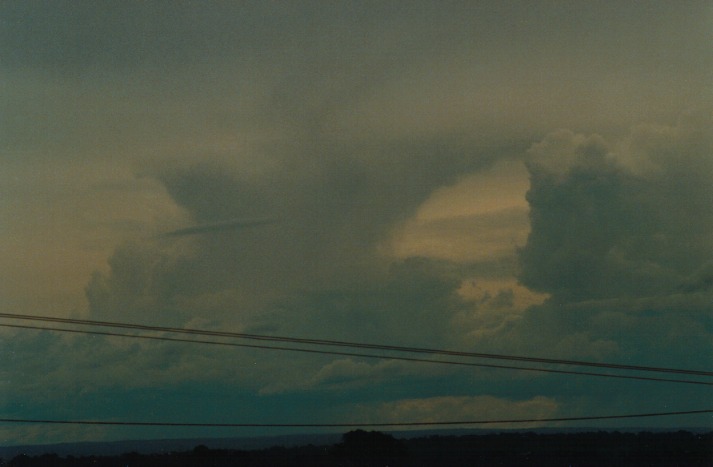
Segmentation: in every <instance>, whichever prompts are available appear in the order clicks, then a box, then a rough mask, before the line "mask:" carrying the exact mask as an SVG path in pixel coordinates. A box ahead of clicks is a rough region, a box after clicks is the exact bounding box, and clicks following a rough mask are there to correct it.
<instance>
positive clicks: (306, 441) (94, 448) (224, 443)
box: [0, 427, 713, 460]
mask: <svg viewBox="0 0 713 467" xmlns="http://www.w3.org/2000/svg"><path fill="white" fill-rule="evenodd" d="M679 430H683V431H688V432H690V433H709V432H711V431H713V430H712V429H711V428H701V427H696V428H676V429H671V428H651V427H641V428H591V427H589V428H588V427H575V428H562V427H560V428H535V429H512V430H503V429H500V430H498V429H479V428H472V429H468V428H459V429H445V430H443V429H441V430H404V431H384V433H389V434H391V435H392V436H394V437H395V438H398V439H412V438H425V437H430V436H469V435H488V434H499V433H505V434H507V433H537V434H558V433H563V434H569V433H587V432H620V433H639V432H652V433H657V432H676V431H679ZM341 437H342V433H312V434H296V435H278V436H259V437H235V438H185V439H151V440H123V441H99V442H81V443H60V444H38V445H21V446H0V458H2V459H6V460H7V459H12V458H13V457H15V456H17V455H18V454H26V455H28V456H38V455H41V454H47V453H54V454H57V455H59V456H68V455H72V456H91V455H94V456H117V455H120V454H124V453H129V452H136V453H140V454H154V453H158V454H164V453H171V452H182V451H190V450H191V449H193V448H194V447H196V446H199V445H203V446H207V447H209V448H210V449H234V450H246V451H251V450H259V449H266V448H270V447H274V446H282V447H288V448H289V447H296V446H306V445H310V444H311V445H314V446H329V445H333V444H336V443H338V442H339V441H340V440H341Z"/></svg>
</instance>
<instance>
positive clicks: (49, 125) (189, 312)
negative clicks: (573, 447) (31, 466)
mask: <svg viewBox="0 0 713 467" xmlns="http://www.w3.org/2000/svg"><path fill="white" fill-rule="evenodd" d="M712 21H713V5H712V4H711V3H710V2H706V1H694V0H691V1H686V2H672V1H656V0H652V1H646V2H639V1H632V2H619V1H581V2H564V1H542V2H528V1H465V2H456V1H419V0H416V1H410V2H396V1H374V2H372V1H363V2H347V1H335V2H325V1H294V2H280V1H256V2H211V1H208V2H205V1H201V2H198V1H180V2H174V1H159V0H155V1H150V2H143V1H141V2H139V1H132V0H129V1H122V2H110V1H61V0H60V1H52V2H49V1H7V2H2V3H0V57H2V59H1V63H2V66H1V67H0V83H1V85H0V95H2V99H0V118H1V119H2V120H1V122H2V123H1V124H0V162H1V163H2V167H3V169H2V170H1V171H0V219H2V221H1V222H0V274H1V278H2V279H1V280H0V304H1V305H2V312H4V313H13V314H23V315H39V316H52V317H59V318H71V319H90V320H97V321H111V322H120V323H137V324H146V325H151V326H171V327H186V328H195V329H205V330H220V331H232V332H241V333H252V334H260V335H271V336H290V337H299V338H314V339H329V340H343V341H349V342H367V343H376V344H387V345H397V346H410V347H427V348H436V349H451V350H458V351H464V352H480V353H496V354H505V355H518V356H527V357H538V358H539V357H541V358H554V359H566V360H583V361H591V362H605V363H618V364H628V365H646V366H656V367H670V368H683V369H696V370H706V371H711V361H713V313H712V312H713V300H712V299H713V202H712V201H713V28H711V27H710V25H711V24H712ZM0 324H3V325H5V324H25V325H26V324H31V323H28V322H27V321H21V320H12V319H7V318H2V319H0ZM37 324H38V323H35V325H37ZM65 327H68V328H74V329H77V328H78V326H65ZM104 330H105V331H106V329H104ZM154 335H156V334H154ZM162 335H166V334H162ZM337 350H338V349H337ZM0 353H1V355H2V360H3V364H2V368H0V418H23V419H53V420H104V421H127V420H130V421H169V422H193V423H268V424H269V423H343V422H357V423H358V422H365V423H377V422H412V421H453V420H483V419H496V420H503V419H520V418H528V419H530V418H556V417H580V416H592V415H595V416H596V415H613V414H626V413H654V412H667V411H685V410H699V409H709V408H711V393H710V389H709V387H706V386H695V385H689V384H676V383H664V382H654V381H637V380H625V379H612V378H598V377H592V376H581V375H580V376H575V375H563V374H551V373H537V372H529V371H513V370H503V369H500V370H497V369H487V368H474V367H461V366H453V365H450V366H449V365H438V364H426V363H414V362H406V361H398V360H392V359H388V358H384V359H368V358H360V357H355V356H346V355H315V354H305V353H296V352H284V351H274V350H264V349H246V348H237V347H226V346H216V345H201V344H192V343H177V342H165V341H164V342H161V341H155V340H141V339H130V338H122V337H106V336H98V335H81V334H71V333H62V332H50V331H42V330H27V329H18V328H9V327H0ZM478 362H480V363H491V364H492V363H498V362H493V361H492V360H490V361H483V360H478ZM510 363H512V362H510ZM554 368H559V369H566V368H565V367H561V366H560V367H554ZM569 369H571V368H569ZM580 370H582V369H581V368H580ZM582 371H586V369H584V370H582ZM626 374H632V373H626ZM649 376H650V375H649ZM659 376H660V375H659ZM664 376H665V375H664ZM691 378H693V377H689V379H691ZM700 378H703V379H705V378H704V377H700ZM585 425H587V426H616V427H619V426H621V427H625V426H642V425H644V426H665V427H675V428H677V427H690V426H703V427H713V418H712V417H711V414H703V415H696V416H678V417H665V418H657V419H648V420H647V419H644V420H641V419H633V420H618V421H606V422H600V423H599V425H597V422H588V423H586V424H585ZM496 426H497V427H501V428H512V427H515V425H513V424H501V425H496ZM517 426H518V427H537V426H571V424H570V425H563V424H557V423H539V424H537V423H533V424H528V425H517ZM288 431H289V430H288V429H282V431H278V430H275V429H267V428H263V429H258V428H252V429H238V428H232V429H226V428H200V429H198V428H185V427H184V428H181V427H174V428H166V427H162V428H157V427H125V426H108V425H107V426H57V425H46V424H45V425H43V424H9V423H6V424H0V443H3V444H26V443H29V444H33V443H52V442H64V441H84V440H115V439H135V438H180V437H193V436H196V437H198V436H238V435H240V436H242V435H262V434H281V433H286V432H288ZM293 431H294V430H293ZM302 431H304V429H303V430H302Z"/></svg>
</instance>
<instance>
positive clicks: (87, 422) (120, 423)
mask: <svg viewBox="0 0 713 467" xmlns="http://www.w3.org/2000/svg"><path fill="white" fill-rule="evenodd" d="M704 413H713V409H703V410H685V411H677V412H655V413H637V414H623V415H622V414H618V415H592V416H584V417H554V418H518V419H502V420H458V421H441V422H377V423H189V422H139V421H105V420H46V419H34V418H0V423H36V424H62V425H114V426H127V425H130V426H173V427H176V426H180V427H223V428H230V427H233V428H239V427H243V428H245V427H251V428H357V427H399V426H445V425H451V426H452V425H487V424H496V423H503V424H504V423H547V422H576V421H591V420H621V419H627V418H647V417H668V416H674V415H694V414H704Z"/></svg>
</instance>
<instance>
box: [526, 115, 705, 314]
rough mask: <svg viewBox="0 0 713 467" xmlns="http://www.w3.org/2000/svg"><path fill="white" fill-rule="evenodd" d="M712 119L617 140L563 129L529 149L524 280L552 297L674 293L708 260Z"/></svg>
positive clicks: (641, 130) (637, 131)
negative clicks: (610, 141)
mask: <svg viewBox="0 0 713 467" xmlns="http://www.w3.org/2000/svg"><path fill="white" fill-rule="evenodd" d="M710 128H711V120H710V117H709V116H706V115H698V116H695V117H689V118H687V119H684V120H683V121H681V122H680V124H679V125H678V126H677V127H655V126H641V127H638V128H636V129H635V130H634V131H633V133H632V134H631V136H629V137H628V138H627V139H626V140H625V141H624V142H623V143H621V144H615V145H612V144H607V143H606V142H605V141H604V140H603V139H602V138H600V137H597V136H591V137H585V136H582V135H576V134H574V133H571V132H569V131H558V132H555V133H552V134H550V135H548V136H547V137H546V138H545V139H544V140H543V141H542V142H540V143H538V144H536V145H534V146H533V147H532V149H531V150H530V152H529V156H530V159H529V163H528V167H529V170H530V175H531V188H530V191H529V192H528V195H527V199H528V202H529V203H530V209H531V211H530V212H531V214H530V217H531V228H532V233H531V234H530V236H529V239H528V242H527V245H526V246H525V247H524V248H523V249H522V251H521V261H522V274H521V280H522V282H523V283H524V284H525V285H527V286H529V287H532V288H534V289H536V290H539V291H542V292H547V293H551V294H553V295H554V297H555V298H556V299H558V300H585V299H602V298H612V297H640V296H650V295H658V294H671V293H675V292H676V291H677V290H680V287H681V286H682V284H684V283H688V282H687V281H688V278H689V277H690V276H692V275H694V274H696V271H698V270H700V269H701V268H703V267H704V265H705V264H706V263H708V262H710V261H711V259H713V244H711V235H713V205H712V204H711V203H710V200H711V199H713V157H712V156H713V145H712V144H711V132H710Z"/></svg>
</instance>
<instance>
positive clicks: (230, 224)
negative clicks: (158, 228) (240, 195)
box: [159, 217, 276, 238]
mask: <svg viewBox="0 0 713 467" xmlns="http://www.w3.org/2000/svg"><path fill="white" fill-rule="evenodd" d="M274 222H276V219H273V218H269V217H265V218H260V219H233V220H229V221H224V222H213V223H210V224H199V225H192V226H190V227H184V228H182V229H176V230H172V231H170V232H165V233H162V234H161V235H159V238H171V237H185V236H188V235H201V234H213V233H218V232H229V231H231V230H239V229H244V228H247V227H256V226H259V225H265V224H272V223H274Z"/></svg>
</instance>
